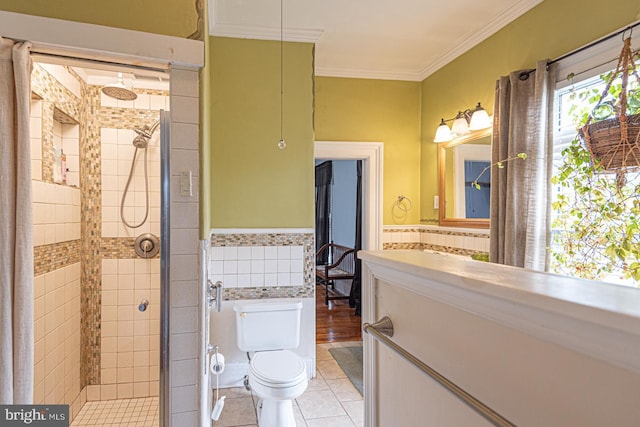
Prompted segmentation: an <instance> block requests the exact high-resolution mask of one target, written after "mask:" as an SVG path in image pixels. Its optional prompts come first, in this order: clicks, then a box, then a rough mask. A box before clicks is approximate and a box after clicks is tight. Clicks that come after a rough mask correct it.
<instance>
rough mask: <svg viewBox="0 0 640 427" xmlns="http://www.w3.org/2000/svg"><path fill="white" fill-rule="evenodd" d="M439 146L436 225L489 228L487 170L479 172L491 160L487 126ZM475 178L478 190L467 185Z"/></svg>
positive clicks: (489, 187)
mask: <svg viewBox="0 0 640 427" xmlns="http://www.w3.org/2000/svg"><path fill="white" fill-rule="evenodd" d="M439 148H440V149H439V153H438V157H439V175H440V191H439V211H440V212H439V213H440V221H439V223H440V225H442V226H449V227H473V228H489V193H490V191H491V183H490V177H491V170H490V169H487V170H486V171H485V172H484V173H483V174H482V176H480V174H481V173H482V170H483V169H484V168H485V167H487V166H489V165H490V164H491V128H489V129H483V130H479V131H475V132H471V133H469V134H468V135H465V136H462V137H459V138H456V139H454V140H453V141H451V142H448V143H446V144H440V147H439ZM479 176H480V177H479ZM478 177H479V178H478ZM476 179H477V181H478V184H480V190H478V189H476V188H474V187H472V186H471V183H472V182H473V181H475V180H476Z"/></svg>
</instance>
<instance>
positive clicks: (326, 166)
mask: <svg viewBox="0 0 640 427" xmlns="http://www.w3.org/2000/svg"><path fill="white" fill-rule="evenodd" d="M332 177H333V164H332V163H331V161H330V160H329V161H326V162H323V163H320V164H319V165H317V166H316V253H317V252H318V250H320V248H321V247H322V246H323V245H325V244H327V243H329V213H330V211H331V209H330V206H329V204H330V201H331V179H332ZM328 255H329V251H324V252H323V253H322V254H320V256H319V257H318V258H317V259H316V265H322V264H326V262H327V261H328Z"/></svg>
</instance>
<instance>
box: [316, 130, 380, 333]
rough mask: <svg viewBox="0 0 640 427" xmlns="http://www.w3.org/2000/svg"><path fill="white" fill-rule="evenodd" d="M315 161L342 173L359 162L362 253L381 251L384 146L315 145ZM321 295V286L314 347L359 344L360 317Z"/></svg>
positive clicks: (345, 302)
mask: <svg viewBox="0 0 640 427" xmlns="http://www.w3.org/2000/svg"><path fill="white" fill-rule="evenodd" d="M315 159H316V162H319V161H321V160H332V161H335V162H336V164H342V165H343V166H344V168H342V169H345V170H348V169H349V165H350V164H351V165H353V164H355V163H356V161H358V160H361V161H362V238H361V240H362V249H363V250H374V249H381V233H382V221H381V219H382V203H381V200H382V159H383V144H382V143H376V142H337V141H336V142H334V141H316V143H315ZM343 162H344V163H343ZM346 193H349V192H348V191H347V192H346ZM352 196H353V195H352ZM347 197H348V195H347ZM353 203H354V205H355V200H353ZM343 291H344V289H343ZM324 292H325V291H324V288H323V287H322V286H317V287H316V343H327V342H336V341H351V340H360V339H361V332H360V329H361V317H359V316H355V310H354V308H352V307H349V302H348V300H336V301H335V302H334V301H329V305H328V304H325V299H324Z"/></svg>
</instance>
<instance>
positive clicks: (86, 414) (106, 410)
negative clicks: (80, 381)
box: [71, 397, 160, 427]
mask: <svg viewBox="0 0 640 427" xmlns="http://www.w3.org/2000/svg"><path fill="white" fill-rule="evenodd" d="M159 424H160V423H159V421H158V398H157V397H144V398H140V399H118V400H103V401H95V402H87V403H85V404H84V406H83V407H82V409H81V410H80V413H79V414H78V416H77V417H76V418H75V419H74V420H73V422H72V423H71V427H85V426H87V427H88V426H90V427H98V426H99V427H116V426H117V427H158V425H159Z"/></svg>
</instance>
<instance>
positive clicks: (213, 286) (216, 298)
mask: <svg viewBox="0 0 640 427" xmlns="http://www.w3.org/2000/svg"><path fill="white" fill-rule="evenodd" d="M207 284H208V285H209V286H208V288H207V294H208V296H207V302H208V304H209V307H211V306H212V305H213V303H214V302H215V303H216V305H215V310H216V311H217V312H220V311H221V310H222V289H223V288H224V286H223V285H222V282H221V281H219V280H218V281H217V282H216V283H213V282H212V281H211V280H207Z"/></svg>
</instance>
